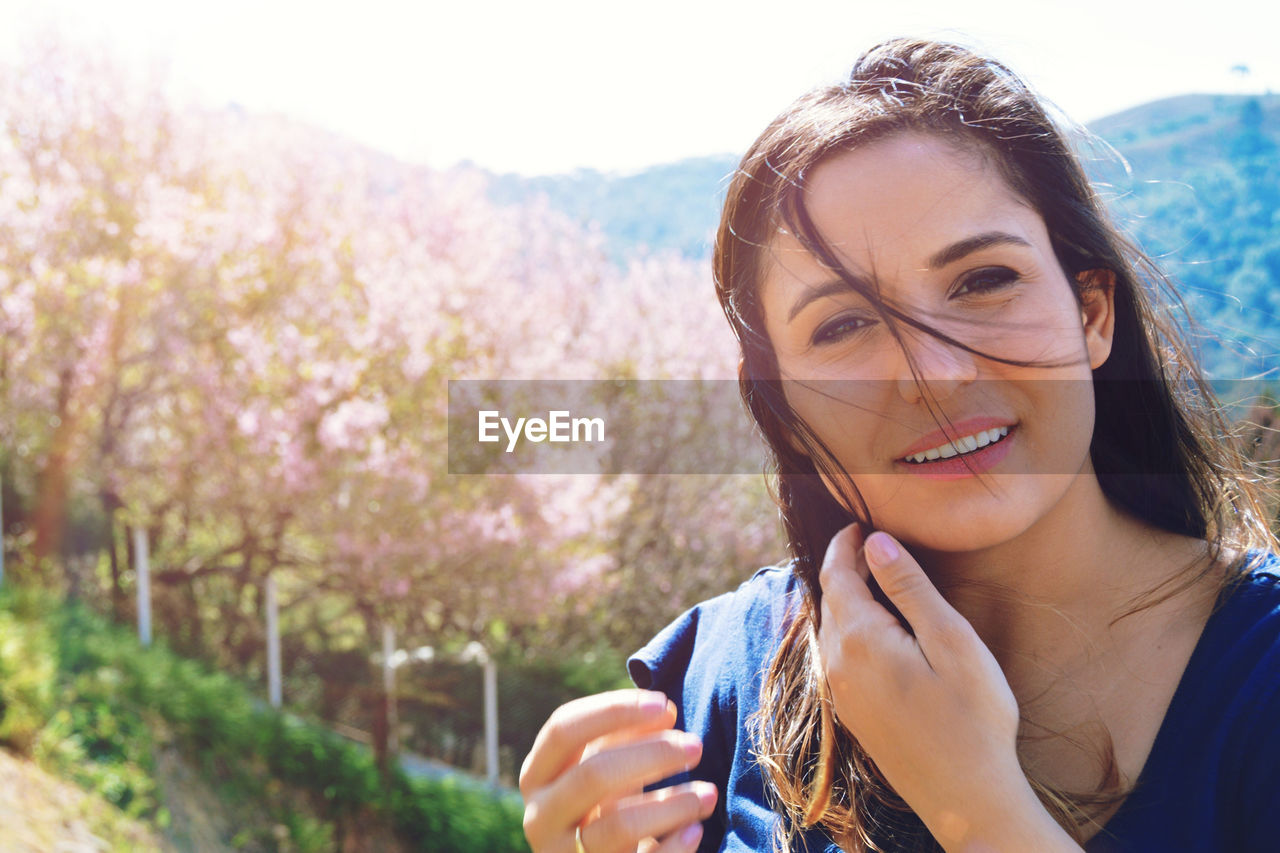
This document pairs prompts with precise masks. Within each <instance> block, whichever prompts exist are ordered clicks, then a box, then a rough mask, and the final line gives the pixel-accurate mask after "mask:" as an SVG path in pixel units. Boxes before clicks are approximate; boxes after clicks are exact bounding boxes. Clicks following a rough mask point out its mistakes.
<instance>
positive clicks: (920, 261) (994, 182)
mask: <svg viewBox="0 0 1280 853" xmlns="http://www.w3.org/2000/svg"><path fill="white" fill-rule="evenodd" d="M803 199H804V204H805V208H806V210H807V212H808V214H809V218H810V220H811V221H812V223H813V225H814V227H815V228H816V229H817V231H818V233H819V235H820V236H821V238H822V239H823V241H824V242H825V243H826V244H827V245H828V246H829V247H830V248H831V249H832V250H833V252H834V253H835V255H836V257H837V258H838V259H839V261H840V262H841V263H842V264H844V265H845V266H846V268H848V269H849V270H850V271H851V272H854V273H856V274H858V275H860V276H863V277H867V278H873V279H874V280H876V281H877V282H879V283H880V284H881V285H882V286H892V284H893V282H894V281H895V280H897V279H898V278H900V277H901V276H903V275H904V274H907V273H909V272H911V271H912V270H920V269H924V268H925V267H926V266H927V265H928V259H929V258H930V257H932V256H933V255H934V254H935V253H936V252H937V251H938V250H939V249H941V248H942V247H944V246H947V245H950V244H952V243H954V242H956V241H958V240H962V239H964V238H966V237H971V236H973V235H974V234H980V233H988V232H994V231H1000V232H1006V233H1011V234H1014V235H1016V236H1019V237H1022V238H1023V239H1025V240H1026V241H1027V242H1029V243H1032V244H1033V245H1037V246H1045V247H1047V246H1048V234H1047V232H1046V231H1045V227H1044V222H1043V220H1042V219H1041V218H1040V216H1039V214H1038V213H1037V212H1036V211H1035V210H1034V209H1033V208H1032V207H1031V206H1030V205H1029V204H1027V203H1026V202H1025V201H1024V200H1023V199H1022V198H1021V197H1020V196H1019V195H1018V194H1016V193H1015V192H1014V191H1013V190H1012V188H1010V187H1009V185H1008V183H1007V182H1006V181H1005V180H1004V178H1003V177H1002V176H1001V174H1000V172H999V171H998V169H997V168H996V167H995V165H994V164H993V163H992V161H991V155H989V154H988V153H987V152H986V151H985V150H984V149H982V148H981V147H979V146H977V145H962V144H960V143H958V142H953V141H950V140H947V139H943V138H941V137H938V136H933V135H929V134H923V133H916V132H904V133H900V134H895V135H893V136H890V137H887V138H885V139H882V140H878V141H876V142H873V143H870V144H867V145H864V146H860V147H858V148H855V149H853V150H851V151H841V152H839V153H836V154H833V155H831V156H829V157H827V158H826V159H824V160H823V161H822V162H821V163H819V164H818V166H817V167H816V168H814V169H813V171H812V172H811V173H810V175H809V177H808V179H807V181H806V184H805V190H804V196H803ZM765 254H766V258H765V265H764V281H763V284H764V287H765V288H766V290H768V289H769V288H770V286H771V284H772V285H777V284H779V283H784V282H785V280H787V279H800V280H801V281H802V282H805V283H810V284H811V283H812V279H813V278H814V277H821V278H823V279H825V278H829V277H830V271H829V270H826V269H824V268H823V267H821V266H820V265H819V264H818V262H817V261H816V260H815V259H814V258H812V257H810V256H809V255H808V253H807V252H805V250H804V249H803V248H802V246H801V244H800V241H799V240H798V239H797V238H796V237H795V235H794V234H792V233H790V230H789V228H787V227H785V226H784V227H783V228H780V229H778V230H777V231H776V232H775V233H774V235H773V237H772V238H771V240H770V242H769V245H768V249H767V251H766V253H765Z"/></svg>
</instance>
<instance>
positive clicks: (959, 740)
mask: <svg viewBox="0 0 1280 853" xmlns="http://www.w3.org/2000/svg"><path fill="white" fill-rule="evenodd" d="M871 577H874V578H875V580H876V582H877V583H878V584H879V586H880V589H881V590H882V591H883V592H884V594H885V596H886V597H887V598H888V599H889V601H891V602H892V603H893V605H894V606H895V607H897V608H898V610H899V612H901V613H902V616H903V618H904V619H905V620H906V621H907V623H908V624H909V625H910V628H911V630H910V631H908V630H906V629H905V628H904V627H903V626H902V624H901V623H900V622H899V621H898V619H897V617H896V616H894V614H893V613H891V612H890V611H889V610H888V609H886V608H885V607H884V606H883V605H881V604H880V603H879V602H878V601H876V600H875V598H874V597H873V596H872V594H871V590H870V588H869V587H868V585H867V582H868V579H869V578H871ZM820 583H821V585H822V613H821V619H822V622H821V630H820V631H819V634H818V643H819V650H820V654H821V657H822V665H823V669H824V671H825V672H826V676H827V683H828V685H829V686H830V690H831V697H832V701H833V703H834V710H835V714H836V716H837V718H838V719H839V720H840V722H841V723H843V724H844V726H845V727H846V728H848V729H849V731H850V732H851V733H852V734H853V736H854V737H856V738H857V739H858V742H859V743H860V744H861V745H862V747H863V748H864V749H865V750H866V751H867V754H868V755H870V756H871V758H872V759H873V760H874V761H875V763H876V765H877V766H878V767H879V768H880V770H881V772H882V773H884V776H885V778H886V779H887V780H888V781H889V783H890V784H891V785H892V786H893V788H894V790H895V791H897V792H898V794H899V796H901V797H902V798H903V800H905V801H906V803H907V804H908V805H909V806H911V808H912V810H913V811H915V813H916V814H917V815H918V816H919V817H920V818H921V820H923V821H924V823H925V825H926V826H927V827H928V828H929V831H930V832H931V833H933V836H934V838H935V839H937V841H938V842H939V843H940V844H942V846H943V847H944V848H946V849H947V850H950V851H958V850H1032V849H1034V850H1042V851H1048V850H1059V849H1061V850H1079V849H1080V848H1079V847H1078V846H1077V845H1076V844H1075V843H1074V842H1073V841H1072V840H1071V838H1070V837H1069V836H1068V835H1067V834H1066V832H1065V831H1064V830H1062V829H1061V828H1060V827H1059V826H1058V825H1057V824H1056V823H1055V822H1054V821H1053V819H1052V818H1051V817H1050V816H1049V814H1048V812H1046V811H1045V810H1044V808H1043V806H1041V804H1040V801H1039V799H1038V798H1037V797H1036V795H1035V792H1034V791H1033V790H1032V788H1031V785H1030V783H1029V782H1028V781H1027V778H1026V776H1025V775H1024V774H1023V772H1022V768H1021V766H1020V765H1019V763H1018V756H1017V735H1018V703H1017V700H1016V699H1014V696H1013V691H1012V690H1010V689H1009V684H1008V682H1007V681H1006V680H1005V677H1004V673H1003V672H1002V671H1001V669H1000V665H999V664H998V663H997V662H996V659H995V658H994V657H993V656H992V654H991V652H990V651H989V650H988V649H987V647H986V645H984V644H983V642H982V640H981V639H980V638H979V637H978V635H977V632H975V631H974V630H973V627H972V626H971V625H970V624H969V622H968V621H967V620H966V619H965V618H964V617H963V616H961V615H960V613H958V612H957V611H956V610H955V608H953V607H952V606H951V605H950V604H948V603H947V601H946V600H945V599H944V598H943V597H942V594H941V593H939V592H938V590H937V588H935V587H934V585H933V584H932V582H930V580H929V578H928V576H927V575H925V573H924V570H923V569H921V568H920V564H919V563H917V562H916V561H915V559H913V558H912V557H911V555H910V554H908V553H907V551H906V549H904V548H903V547H902V546H901V545H899V544H898V542H897V541H896V540H895V539H893V537H891V536H889V535H888V534H886V533H883V532H876V533H872V534H871V535H869V536H868V537H867V540H866V542H865V547H864V542H863V539H862V534H861V531H860V530H859V528H858V526H857V525H850V526H849V527H846V528H844V529H843V530H841V531H840V532H839V533H838V534H836V536H835V537H834V538H833V539H832V541H831V545H830V547H829V548H828V549H827V554H826V559H825V560H824V562H823V566H822V574H821V576H820Z"/></svg>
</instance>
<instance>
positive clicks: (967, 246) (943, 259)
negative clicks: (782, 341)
mask: <svg viewBox="0 0 1280 853" xmlns="http://www.w3.org/2000/svg"><path fill="white" fill-rule="evenodd" d="M992 246H1025V247H1026V248H1028V249H1030V248H1033V247H1032V245H1031V244H1030V243H1029V242H1027V241H1026V240H1025V239H1023V238H1022V237H1019V236H1017V235H1016V234H1009V233H1007V232H1005V231H986V232H984V233H982V234H975V235H974V236H972V237H965V238H964V239H963V240H957V241H956V242H954V243H952V244H951V245H949V246H946V247H944V248H943V249H941V250H939V251H938V252H935V253H934V254H933V255H932V256H930V258H929V260H928V261H927V262H926V263H927V264H928V265H929V269H931V270H937V269H942V268H943V267H945V266H947V265H948V264H954V263H955V262H956V261H958V260H960V259H961V258H964V257H967V256H968V255H972V254H973V253H974V252H980V251H982V250H983V249H989V248H991V247H992ZM855 279H856V280H857V282H858V285H859V286H861V287H865V288H868V289H870V288H871V287H872V286H873V285H872V284H871V283H870V282H867V281H865V280H863V279H857V278H856V277H855ZM849 292H854V293H856V292H857V287H855V286H853V285H851V284H849V283H848V282H847V281H845V280H844V279H841V278H833V279H831V280H830V281H825V282H823V283H822V284H819V285H816V286H815V287H811V288H808V289H806V290H805V292H804V293H803V294H802V295H801V296H800V298H799V299H797V300H796V301H795V303H794V304H793V305H792V306H791V311H790V312H788V314H787V322H788V323H790V322H791V321H792V320H794V319H795V318H796V315H798V314H799V313H800V312H801V311H803V310H804V309H805V307H807V306H808V305H809V303H811V302H817V301H818V300H819V299H825V298H826V297H828V296H836V295H837V294H840V293H849Z"/></svg>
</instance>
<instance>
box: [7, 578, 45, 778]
mask: <svg viewBox="0 0 1280 853" xmlns="http://www.w3.org/2000/svg"><path fill="white" fill-rule="evenodd" d="M13 603H14V602H13V596H12V594H7V595H5V597H4V601H3V603H0V607H5V609H2V610H0V743H3V744H4V745H5V746H8V747H9V748H10V749H13V750H15V751H17V752H19V753H21V754H23V755H31V754H32V753H33V749H34V747H35V745H36V739H37V737H38V735H39V733H40V729H41V728H42V727H43V726H44V724H45V721H46V720H47V719H48V718H49V715H50V713H51V711H52V710H53V700H54V671H55V663H54V658H53V648H52V643H51V642H50V640H49V638H48V636H47V635H45V634H44V633H42V632H39V631H27V630H24V625H23V624H22V622H21V620H20V618H19V616H18V615H17V614H16V613H15V612H14V611H13V610H9V609H8V606H10V605H12V604H13Z"/></svg>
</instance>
